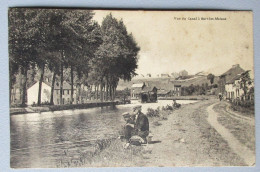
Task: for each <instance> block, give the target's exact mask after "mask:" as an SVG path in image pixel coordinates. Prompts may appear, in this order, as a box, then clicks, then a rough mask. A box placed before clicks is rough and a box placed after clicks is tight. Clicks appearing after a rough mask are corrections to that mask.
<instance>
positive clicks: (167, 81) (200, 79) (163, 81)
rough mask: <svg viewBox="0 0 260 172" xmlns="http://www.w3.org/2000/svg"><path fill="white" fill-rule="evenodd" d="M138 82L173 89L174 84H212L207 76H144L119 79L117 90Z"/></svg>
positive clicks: (216, 79)
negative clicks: (181, 77)
mask: <svg viewBox="0 0 260 172" xmlns="http://www.w3.org/2000/svg"><path fill="white" fill-rule="evenodd" d="M218 80H219V77H217V76H215V79H214V83H213V84H217V83H218ZM137 83H146V84H148V85H149V86H155V87H156V88H158V89H165V90H173V87H174V85H181V86H190V85H191V84H193V85H202V84H206V83H207V84H208V85H210V81H209V80H208V79H207V76H196V75H194V76H193V77H192V78H189V79H184V80H174V79H173V78H142V79H133V80H131V81H129V82H124V81H123V80H120V81H119V84H118V87H117V90H123V89H125V88H128V89H130V88H131V86H132V85H133V84H137Z"/></svg>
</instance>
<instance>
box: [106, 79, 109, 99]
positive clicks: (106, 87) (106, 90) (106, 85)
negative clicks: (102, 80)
mask: <svg viewBox="0 0 260 172" xmlns="http://www.w3.org/2000/svg"><path fill="white" fill-rule="evenodd" d="M106 92H107V96H106V101H108V95H109V93H108V83H107V85H106Z"/></svg>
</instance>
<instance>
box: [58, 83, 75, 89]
mask: <svg viewBox="0 0 260 172" xmlns="http://www.w3.org/2000/svg"><path fill="white" fill-rule="evenodd" d="M59 89H60V83H59V82H56V83H55V85H54V90H59ZM62 89H63V90H70V89H71V85H70V84H69V83H67V82H66V81H63V87H62ZM74 89H76V88H75V87H74Z"/></svg>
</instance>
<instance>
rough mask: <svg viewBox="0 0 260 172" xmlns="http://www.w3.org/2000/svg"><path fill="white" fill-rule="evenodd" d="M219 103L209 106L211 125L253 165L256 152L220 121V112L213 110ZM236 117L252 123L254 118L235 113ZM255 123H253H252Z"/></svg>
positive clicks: (238, 153)
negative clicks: (242, 142) (243, 143)
mask: <svg viewBox="0 0 260 172" xmlns="http://www.w3.org/2000/svg"><path fill="white" fill-rule="evenodd" d="M216 104H217V103H215V104H212V105H210V106H209V107H208V108H207V111H208V114H209V116H208V122H209V123H210V125H212V126H213V127H214V128H215V129H216V130H217V132H218V133H219V134H220V135H221V136H222V137H223V138H224V139H225V140H226V141H227V142H228V145H229V146H230V148H231V149H232V150H233V151H234V152H235V153H236V154H237V155H239V156H240V157H241V158H242V159H243V160H244V161H245V163H246V164H247V165H249V166H252V165H254V164H255V155H254V152H253V151H251V150H250V149H248V148H247V147H246V146H244V145H242V144H241V143H240V142H239V141H238V140H237V139H236V138H235V137H234V136H233V134H232V133H231V132H230V131H229V130H228V129H226V128H225V127H223V126H222V125H221V124H219V122H218V120H217V119H218V113H216V112H215V111H214V110H213V106H215V105H216ZM233 115H234V116H235V117H236V118H241V119H244V120H245V121H246V122H249V123H251V122H252V120H250V119H247V118H245V117H243V116H240V115H238V114H233ZM252 125H253V124H252Z"/></svg>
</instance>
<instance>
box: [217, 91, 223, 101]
mask: <svg viewBox="0 0 260 172" xmlns="http://www.w3.org/2000/svg"><path fill="white" fill-rule="evenodd" d="M218 98H219V101H221V100H222V94H221V93H219V94H218Z"/></svg>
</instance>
